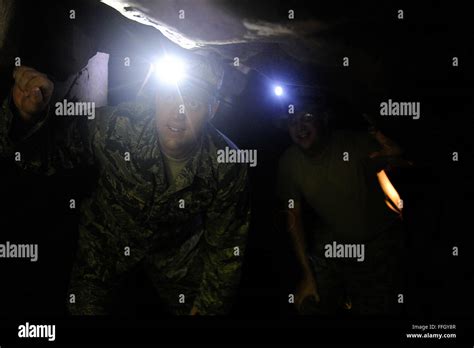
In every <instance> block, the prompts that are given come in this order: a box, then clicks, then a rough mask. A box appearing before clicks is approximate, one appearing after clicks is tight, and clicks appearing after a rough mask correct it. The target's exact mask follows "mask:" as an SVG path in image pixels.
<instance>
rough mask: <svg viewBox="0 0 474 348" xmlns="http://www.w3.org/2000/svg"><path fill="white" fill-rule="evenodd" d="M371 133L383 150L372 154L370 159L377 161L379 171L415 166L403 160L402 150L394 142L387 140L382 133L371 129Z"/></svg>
mask: <svg viewBox="0 0 474 348" xmlns="http://www.w3.org/2000/svg"><path fill="white" fill-rule="evenodd" d="M369 133H370V134H371V135H372V136H373V137H374V138H375V139H376V140H377V142H378V143H379V144H380V146H381V147H382V149H381V150H380V151H376V152H372V153H371V154H369V157H370V158H371V159H372V160H374V161H377V163H379V164H377V166H378V167H380V168H379V169H380V170H381V169H387V170H390V169H391V168H392V167H410V166H412V165H413V162H412V161H407V160H405V159H404V158H402V156H401V155H402V153H403V151H402V149H401V148H400V146H398V145H397V144H396V143H395V142H394V141H393V140H391V139H389V138H387V137H386V136H385V135H384V134H383V133H382V132H381V131H379V130H378V129H376V128H374V127H371V128H370V129H369Z"/></svg>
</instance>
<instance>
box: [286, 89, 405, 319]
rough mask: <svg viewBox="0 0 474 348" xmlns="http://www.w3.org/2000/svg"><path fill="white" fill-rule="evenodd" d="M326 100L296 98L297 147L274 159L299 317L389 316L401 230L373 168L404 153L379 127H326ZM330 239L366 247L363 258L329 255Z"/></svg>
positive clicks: (397, 282)
mask: <svg viewBox="0 0 474 348" xmlns="http://www.w3.org/2000/svg"><path fill="white" fill-rule="evenodd" d="M326 103H327V102H326V98H325V96H324V95H323V94H321V95H320V96H316V97H315V98H314V99H310V100H307V99H304V100H300V101H299V102H298V103H296V105H295V109H296V111H295V113H294V114H290V115H289V116H288V117H287V127H288V131H289V134H290V137H291V139H292V141H293V143H294V144H293V145H292V146H291V147H290V148H288V149H287V150H286V151H285V152H284V154H283V155H282V156H281V158H280V163H279V173H278V184H277V190H278V196H279V198H280V200H281V203H282V204H284V206H285V212H286V214H285V215H286V216H285V217H286V220H287V221H286V224H287V228H288V230H289V232H290V235H291V237H292V241H293V244H294V248H295V251H296V256H297V258H298V262H299V264H300V266H301V269H302V278H301V280H300V282H299V284H298V285H297V289H296V293H295V304H296V308H297V310H298V311H299V312H300V313H302V314H324V315H336V314H337V313H339V312H340V311H341V309H342V308H343V307H346V309H348V308H352V310H351V313H354V314H358V315H374V314H377V315H380V314H394V313H397V312H399V308H400V306H399V305H398V303H397V300H398V298H397V294H399V293H400V292H401V278H400V276H401V272H400V271H401V269H400V266H401V264H400V255H401V250H402V242H403V231H402V229H401V223H400V216H399V214H398V213H397V212H394V211H392V210H391V209H390V208H389V207H388V206H387V205H386V203H385V196H384V192H383V191H382V188H381V187H380V185H379V183H378V181H377V175H376V173H377V172H378V171H380V170H381V169H383V168H384V166H386V165H387V164H388V163H396V162H397V158H398V156H400V154H401V150H400V148H399V147H398V146H397V145H396V144H395V143H393V142H392V141H391V140H390V139H388V138H387V137H385V136H384V135H383V134H382V133H381V132H380V131H374V132H373V134H369V133H363V132H353V131H333V132H331V131H330V130H329V127H328V125H327V122H328V110H329V108H328V105H327V104H326ZM345 154H347V160H344V157H345ZM333 242H336V243H338V244H363V245H364V251H365V257H364V259H363V260H362V262H359V261H357V260H356V259H355V258H331V257H326V256H327V255H326V253H325V252H326V250H327V249H326V246H327V245H332V244H333ZM329 256H331V255H329Z"/></svg>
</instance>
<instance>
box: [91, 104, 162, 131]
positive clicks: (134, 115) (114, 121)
mask: <svg viewBox="0 0 474 348" xmlns="http://www.w3.org/2000/svg"><path fill="white" fill-rule="evenodd" d="M152 115H153V110H152V108H151V107H150V106H148V105H143V104H140V103H137V102H125V103H121V104H118V105H113V106H104V107H101V108H99V109H98V112H97V116H96V117H97V123H98V125H99V127H101V128H103V129H104V131H107V134H108V135H111V134H112V133H114V132H120V133H122V132H124V133H129V134H130V132H132V133H133V132H134V131H140V130H141V129H142V128H143V126H144V125H145V123H147V122H149V120H150V117H151V116H152ZM130 135H131V134H130Z"/></svg>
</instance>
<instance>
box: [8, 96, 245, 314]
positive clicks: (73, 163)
mask: <svg viewBox="0 0 474 348" xmlns="http://www.w3.org/2000/svg"><path fill="white" fill-rule="evenodd" d="M9 103H10V102H9V101H5V102H4V103H3V104H2V109H1V112H0V155H1V156H2V157H5V158H9V159H11V160H12V161H14V155H15V152H17V151H19V152H21V157H22V158H21V161H19V162H16V163H17V164H18V165H19V166H20V167H22V168H23V169H25V170H28V171H31V172H35V173H40V174H46V175H52V174H54V173H56V172H57V171H59V170H62V169H69V168H75V167H78V166H83V165H85V166H89V165H94V166H96V167H97V169H98V171H99V177H98V184H97V188H96V189H95V191H94V192H93V194H92V196H91V197H89V198H87V199H85V200H84V201H83V202H82V203H81V207H80V209H81V220H80V224H79V242H78V252H77V257H76V262H75V265H74V268H73V273H72V276H71V282H70V290H69V294H74V295H75V301H76V302H75V303H69V301H68V306H69V310H70V312H71V313H72V314H76V315H87V314H107V309H106V307H107V306H106V304H107V301H108V300H109V295H110V291H111V290H112V289H113V288H114V286H116V285H117V284H118V282H119V280H120V277H121V275H123V274H125V273H126V272H127V271H128V270H130V269H132V268H133V267H134V265H137V264H138V263H139V262H143V263H144V264H145V265H146V270H147V272H148V274H149V276H150V278H151V280H152V282H153V284H154V285H155V286H156V289H157V292H158V294H159V295H160V297H161V298H162V299H163V300H164V302H166V303H167V304H168V305H169V309H170V312H172V313H175V314H188V313H189V311H190V309H191V308H192V306H193V305H194V306H196V307H197V309H198V311H199V313H200V314H202V315H214V314H224V313H227V312H228V311H229V309H230V306H231V304H232V298H233V296H234V294H235V290H236V286H237V285H238V282H239V279H240V270H241V265H242V257H243V255H244V252H245V242H246V236H247V232H248V227H249V219H250V207H249V191H248V176H247V166H246V165H242V164H225V163H218V162H217V150H218V149H221V148H224V147H226V146H229V147H231V148H232V147H235V145H233V144H232V143H231V142H230V141H229V140H228V139H227V138H226V137H225V136H224V135H223V134H221V133H220V132H219V131H217V130H216V129H215V128H214V127H213V126H212V125H210V124H209V125H207V126H206V128H205V130H204V132H203V135H202V139H201V145H200V148H199V150H198V152H197V153H196V155H195V156H194V157H193V158H192V159H191V160H190V161H189V162H188V163H187V164H186V166H185V168H184V169H183V171H181V173H180V174H179V175H178V177H177V178H176V181H175V182H174V183H173V184H171V185H169V184H168V183H167V181H166V175H165V170H164V163H163V159H162V154H161V152H160V149H159V145H158V139H157V133H156V129H155V122H154V115H155V114H154V107H151V106H150V105H152V104H151V103H125V104H121V105H119V106H117V107H106V108H102V109H97V110H96V117H95V119H93V120H88V119H87V118H86V117H79V116H78V117H75V116H70V117H62V118H61V119H60V120H57V117H54V118H55V120H54V121H55V122H54V123H55V124H57V123H59V124H60V125H61V126H64V127H59V128H60V129H61V131H60V132H58V131H57V129H56V128H57V125H56V126H54V127H53V125H52V124H51V123H53V122H51V119H52V118H53V117H52V116H51V115H50V116H48V117H45V118H44V119H43V120H41V121H39V122H38V123H37V124H36V125H35V126H34V127H33V128H32V129H31V130H30V131H27V132H24V133H23V134H21V135H18V134H15V136H13V135H12V134H11V132H10V131H11V128H12V123H13V120H14V117H13V115H12V112H11V110H12V109H11V107H10V106H9ZM127 152H128V153H129V154H130V160H129V161H127V160H126V153H127ZM181 200H184V204H185V207H184V209H183V208H181V207H180V203H182V202H183V201H181ZM126 247H129V248H130V255H129V256H127V255H126V253H125V248H126ZM237 247H238V255H236V249H235V248H237ZM181 294H182V295H185V303H180V302H179V299H180V298H179V295H181Z"/></svg>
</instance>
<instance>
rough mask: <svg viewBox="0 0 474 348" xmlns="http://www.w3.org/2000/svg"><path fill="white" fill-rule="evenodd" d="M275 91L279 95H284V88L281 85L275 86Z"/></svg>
mask: <svg viewBox="0 0 474 348" xmlns="http://www.w3.org/2000/svg"><path fill="white" fill-rule="evenodd" d="M273 91H274V92H275V95H277V96H281V95H283V88H282V87H281V86H275V89H274V90H273Z"/></svg>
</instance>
